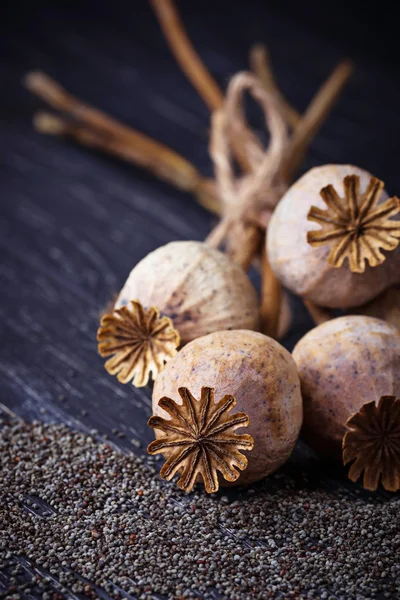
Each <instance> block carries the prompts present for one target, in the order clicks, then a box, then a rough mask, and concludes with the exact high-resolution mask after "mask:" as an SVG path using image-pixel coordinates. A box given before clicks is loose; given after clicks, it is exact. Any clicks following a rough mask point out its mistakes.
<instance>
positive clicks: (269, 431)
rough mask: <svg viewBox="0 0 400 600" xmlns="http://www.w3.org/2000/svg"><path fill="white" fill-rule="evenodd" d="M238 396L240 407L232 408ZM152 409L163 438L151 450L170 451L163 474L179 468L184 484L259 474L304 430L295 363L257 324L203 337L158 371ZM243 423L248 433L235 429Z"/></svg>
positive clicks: (281, 458)
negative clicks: (257, 329) (254, 327)
mask: <svg viewBox="0 0 400 600" xmlns="http://www.w3.org/2000/svg"><path fill="white" fill-rule="evenodd" d="M234 404H236V409H237V410H238V411H239V412H238V413H236V414H233V415H230V414H229V410H230V408H231V407H233V405H234ZM153 415H154V416H153V417H152V418H151V419H150V422H149V425H150V426H151V427H153V428H154V429H155V433H156V438H157V440H156V441H155V442H153V443H152V444H150V446H149V452H151V453H154V452H161V453H162V454H164V456H165V458H166V460H167V462H166V463H165V465H164V467H163V468H162V470H161V475H162V476H163V477H165V478H167V479H170V478H171V477H172V476H173V475H174V473H175V472H180V473H181V478H180V480H179V482H178V484H179V485H180V486H181V487H182V489H185V490H186V491H189V490H190V489H191V488H192V486H193V484H194V482H195V481H196V479H197V480H198V479H199V476H201V477H202V478H203V480H204V482H205V487H206V491H216V490H217V489H218V486H219V485H227V484H231V485H232V484H235V485H242V484H248V483H251V482H253V481H257V480H258V479H261V478H263V477H265V476H266V475H268V474H269V473H272V472H273V471H275V470H276V469H277V468H278V467H280V466H281V465H282V464H283V463H284V462H285V461H286V459H287V458H288V457H289V455H290V454H291V452H292V450H293V448H294V445H295V443H296V440H297V437H298V434H299V430H300V426H301V422H302V400H301V394H300V383H299V378H298V375H297V371H296V366H295V363H294V361H293V359H292V357H291V356H290V354H289V352H287V350H285V349H284V348H283V347H282V346H281V345H280V344H279V343H278V342H276V341H274V340H272V339H271V338H269V337H267V336H265V335H262V334H261V333H256V332H254V331H244V330H242V331H220V332H216V333H212V334H210V335H207V336H204V337H201V338H198V339H196V340H194V341H192V342H190V343H189V344H188V345H187V346H185V347H184V348H183V349H182V350H181V351H180V352H179V353H178V354H177V355H176V356H175V357H174V358H173V359H172V360H170V361H169V362H168V364H167V365H166V367H165V368H164V370H163V371H162V372H161V373H160V375H159V376H158V377H157V380H156V382H155V385H154V390H153ZM243 426H246V427H247V429H246V433H245V434H242V433H241V432H240V430H239V432H237V431H236V428H240V427H243ZM253 446H254V447H253ZM250 450H251V452H249V454H248V455H247V452H248V451H250ZM242 452H245V453H246V456H245V457H244V456H243V454H242ZM217 471H219V473H220V476H219V477H217Z"/></svg>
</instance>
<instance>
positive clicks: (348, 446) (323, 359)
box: [293, 315, 400, 491]
mask: <svg viewBox="0 0 400 600" xmlns="http://www.w3.org/2000/svg"><path fill="white" fill-rule="evenodd" d="M293 358H294V360H295V362H296V364H297V368H298V372H299V375H300V381H301V390H302V395H303V401H304V424H303V434H304V437H305V439H306V441H307V443H308V444H309V445H310V446H311V447H312V448H314V449H315V450H316V451H317V452H320V453H322V454H324V455H325V456H326V457H328V458H332V459H338V460H340V459H341V460H343V463H344V464H351V466H350V470H349V477H350V479H352V480H353V481H356V480H357V479H358V478H359V477H360V476H361V475H362V474H363V485H364V487H365V488H367V489H369V490H375V489H376V488H377V487H378V484H379V480H381V482H382V485H383V487H384V488H385V489H387V490H389V491H396V490H398V489H399V488H400V331H399V330H398V329H397V328H396V327H394V326H392V325H390V324H389V323H386V322H384V321H382V320H380V319H374V318H372V317H366V316H361V315H360V316H358V315H353V316H348V317H339V318H337V319H333V320H332V321H328V322H326V323H323V324H322V325H319V326H318V327H316V328H315V329H312V330H311V331H309V332H308V333H307V334H306V335H305V336H304V337H303V338H302V339H301V340H300V341H299V342H298V344H297V345H296V347H295V348H294V350H293Z"/></svg>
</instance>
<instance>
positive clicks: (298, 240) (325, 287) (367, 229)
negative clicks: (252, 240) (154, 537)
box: [268, 165, 400, 308]
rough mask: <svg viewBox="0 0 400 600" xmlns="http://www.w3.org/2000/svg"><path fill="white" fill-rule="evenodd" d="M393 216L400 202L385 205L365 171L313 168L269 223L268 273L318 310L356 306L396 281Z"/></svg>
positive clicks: (399, 232) (398, 234)
mask: <svg viewBox="0 0 400 600" xmlns="http://www.w3.org/2000/svg"><path fill="white" fill-rule="evenodd" d="M399 214H400V201H399V199H398V198H396V197H393V198H390V199H388V195H387V193H386V192H385V191H384V189H383V183H382V182H381V181H379V180H378V179H376V178H375V177H372V175H371V174H370V173H368V172H367V171H364V170H363V169H360V168H359V167H354V166H351V165H325V166H322V167H316V168H314V169H311V171H308V172H307V173H306V174H305V175H303V177H301V178H300V179H299V180H298V181H297V182H296V183H295V184H294V185H292V186H291V187H290V188H289V190H288V191H287V193H286V194H285V195H284V197H283V198H282V200H281V201H280V203H279V205H278V207H277V208H276V210H275V212H274V214H273V216H272V219H271V222H270V225H269V229H268V255H269V260H270V263H271V266H272V268H273V270H274V271H275V273H276V275H277V276H278V277H279V279H280V280H281V281H282V282H283V283H284V284H285V286H286V287H288V288H289V289H291V290H292V291H293V292H295V293H296V294H298V295H300V296H303V297H304V298H306V299H308V300H311V301H313V302H315V303H316V304H318V305H320V306H326V307H330V308H350V307H355V306H360V305H361V304H364V303H365V302H368V301H369V300H371V299H372V298H374V297H375V296H376V295H378V294H379V293H380V292H382V291H383V290H384V289H386V288H387V287H388V286H390V285H392V284H393V283H398V281H399V272H400V248H399V243H400V221H398V220H395V219H396V217H397V216H398V215H399Z"/></svg>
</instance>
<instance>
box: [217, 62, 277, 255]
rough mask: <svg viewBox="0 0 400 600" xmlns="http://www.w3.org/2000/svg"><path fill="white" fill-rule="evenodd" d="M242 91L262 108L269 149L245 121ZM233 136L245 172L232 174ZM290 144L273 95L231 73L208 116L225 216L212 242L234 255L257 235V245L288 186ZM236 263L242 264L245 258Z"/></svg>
mask: <svg viewBox="0 0 400 600" xmlns="http://www.w3.org/2000/svg"><path fill="white" fill-rule="evenodd" d="M246 91H248V92H249V93H250V94H251V95H252V96H253V98H254V99H255V100H256V101H257V102H258V103H259V104H260V106H261V108H262V109H263V112H264V116H265V123H266V126H267V129H268V131H269V134H270V140H269V144H268V147H267V148H265V147H264V146H263V145H262V144H261V142H260V140H259V138H258V137H257V136H256V134H255V133H254V132H253V131H251V129H250V127H249V125H248V122H247V120H246V117H245V111H244V105H243V104H244V94H245V92H246ZM232 141H234V142H235V151H236V154H238V155H239V156H238V158H239V159H240V163H241V164H243V163H244V165H245V166H246V171H247V172H246V173H245V174H243V175H241V176H236V175H235V171H234V165H233V158H232V151H231V145H232ZM288 143H289V136H288V127H287V123H286V121H285V119H284V117H283V115H282V111H281V108H280V105H279V101H278V99H277V97H276V95H275V94H274V93H272V92H269V91H268V90H266V89H265V88H264V86H263V84H262V83H261V81H260V80H259V79H258V78H257V77H256V76H254V75H253V74H251V73H247V72H242V73H238V74H237V75H235V76H234V77H233V78H232V79H231V81H230V83H229V86H228V89H227V94H226V97H225V101H224V106H223V107H222V109H220V110H217V111H215V112H214V114H213V117H212V127H211V143H210V154H211V157H212V160H213V162H214V170H215V178H216V183H217V189H218V193H219V196H220V200H221V203H222V215H223V216H222V219H221V221H220V222H219V223H218V225H217V226H216V227H215V228H214V229H213V231H212V232H211V233H210V235H209V236H208V238H207V242H208V243H209V244H210V245H212V246H214V247H219V246H221V245H222V244H223V243H224V244H225V246H226V248H225V249H226V252H227V253H228V254H232V255H233V258H235V251H237V249H238V247H239V248H240V246H241V245H245V246H246V245H248V244H249V243H250V240H253V241H255V240H254V238H255V237H257V240H256V242H255V243H257V244H259V242H260V237H261V234H260V232H261V230H265V229H266V227H267V225H268V222H269V219H270V217H271V215H272V212H273V210H274V208H275V207H276V205H277V203H278V202H279V200H280V198H281V197H282V196H283V194H284V193H285V191H286V190H287V188H288V183H287V181H286V178H285V176H284V157H285V155H286V153H287V150H288ZM250 245H251V244H250ZM251 253H252V252H250V254H251ZM237 262H240V263H246V260H237ZM245 266H247V265H245Z"/></svg>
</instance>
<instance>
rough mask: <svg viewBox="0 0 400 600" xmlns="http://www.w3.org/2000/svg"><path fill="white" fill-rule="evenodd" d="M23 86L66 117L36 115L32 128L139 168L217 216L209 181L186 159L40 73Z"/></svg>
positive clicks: (33, 74)
mask: <svg viewBox="0 0 400 600" xmlns="http://www.w3.org/2000/svg"><path fill="white" fill-rule="evenodd" d="M25 85H26V87H27V88H28V89H29V90H30V91H31V92H33V93H34V94H36V95H37V96H39V97H40V98H42V100H44V101H45V102H47V104H49V105H50V106H52V107H53V108H55V109H58V110H59V111H61V112H62V113H64V114H65V115H67V118H64V117H59V116H57V115H53V114H50V113H39V114H37V115H36V117H35V119H34V125H35V127H36V129H37V130H38V131H40V132H41V133H46V134H50V135H60V136H61V135H62V136H67V137H70V138H72V139H75V140H76V141H78V142H79V143H81V144H83V145H85V146H89V147H92V148H96V149H99V150H102V151H105V152H109V153H112V154H114V155H116V156H119V157H121V158H123V159H124V160H127V161H128V162H131V163H133V164H135V165H139V166H140V167H143V168H145V169H148V170H149V171H151V172H152V173H153V174H154V175H156V176H157V177H159V178H160V179H162V180H164V181H167V182H168V183H171V184H172V185H174V186H176V187H177V188H179V189H181V190H184V191H187V192H192V193H193V194H195V196H196V197H197V199H198V201H199V203H200V204H202V205H203V206H204V207H205V208H207V209H208V210H210V211H212V212H213V213H216V214H220V212H221V207H220V202H219V200H218V195H217V193H216V190H215V187H214V184H213V182H212V180H209V179H206V178H204V177H203V176H202V175H201V174H200V173H199V171H198V170H197V169H196V167H195V166H194V165H193V164H191V163H190V162H189V161H188V160H186V158H184V157H183V156H181V155H179V154H178V153H177V152H174V151H173V150H171V149H170V148H169V147H168V146H165V145H164V144H161V143H160V142H157V141H155V140H153V139H152V138H150V137H149V136H147V135H145V134H143V133H141V132H139V131H136V130H135V129H132V128H130V127H127V126H126V125H124V124H122V123H120V122H119V121H117V120H116V119H113V118H112V117H109V116H108V115H106V114H105V113H103V112H101V111H100V110H98V109H96V108H93V107H91V106H89V105H88V104H85V103H83V102H82V101H81V100H79V99H78V98H75V97H74V96H72V94H70V93H68V92H67V91H66V90H64V89H63V88H62V87H61V86H60V85H59V84H58V83H57V82H56V81H54V80H52V79H51V78H50V77H48V76H47V75H45V74H44V73H40V72H32V73H29V74H28V75H27V76H26V78H25Z"/></svg>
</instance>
